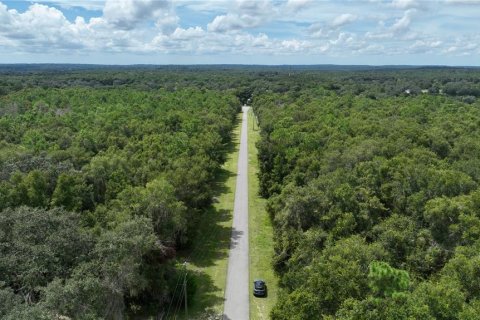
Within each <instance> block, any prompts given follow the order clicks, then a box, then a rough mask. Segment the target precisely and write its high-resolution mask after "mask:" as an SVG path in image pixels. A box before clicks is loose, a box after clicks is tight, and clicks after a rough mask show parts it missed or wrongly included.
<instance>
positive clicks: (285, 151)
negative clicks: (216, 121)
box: [254, 73, 480, 320]
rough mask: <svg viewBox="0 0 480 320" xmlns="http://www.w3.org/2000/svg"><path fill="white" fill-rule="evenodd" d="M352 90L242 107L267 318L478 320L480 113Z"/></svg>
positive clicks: (441, 99)
mask: <svg viewBox="0 0 480 320" xmlns="http://www.w3.org/2000/svg"><path fill="white" fill-rule="evenodd" d="M360 76H361V75H358V77H360ZM363 76H364V77H365V74H363ZM391 76H392V77H394V76H395V74H391ZM415 76H416V77H417V78H416V80H415V82H416V83H419V80H421V79H422V77H425V74H422V73H413V74H412V75H410V77H412V78H415ZM477 76H478V75H477ZM441 80H442V79H441V78H439V81H441ZM354 82H355V79H352V81H351V83H352V85H353V86H358V85H357V84H354ZM307 86H308V84H307ZM362 86H365V90H364V91H363V92H360V91H356V90H345V88H347V87H349V85H348V84H345V83H344V82H342V83H339V84H335V83H333V85H332V84H331V83H327V84H323V85H312V86H311V88H307V89H303V87H300V88H299V89H295V88H292V90H288V91H286V92H283V93H274V92H272V93H265V94H262V95H261V96H257V97H256V98H255V100H254V109H255V112H256V113H257V116H258V119H259V122H260V127H261V129H262V140H261V141H260V143H259V144H258V148H259V159H260V162H261V173H260V176H259V179H260V185H261V190H262V191H261V192H262V194H263V195H264V196H265V197H268V198H269V203H268V212H269V214H270V216H271V218H272V219H273V223H274V228H275V256H274V259H273V263H274V267H275V270H276V271H277V273H278V274H279V275H280V277H281V286H282V295H281V297H280V299H279V301H278V302H277V305H276V307H275V308H274V310H273V312H272V315H271V316H272V318H273V319H276V320H280V319H320V318H323V319H372V320H373V319H392V320H394V319H478V314H479V313H480V286H479V285H478V283H479V282H478V278H477V276H478V275H479V274H480V263H479V259H480V255H479V249H480V215H479V212H480V189H479V182H480V170H479V168H480V144H479V141H480V104H479V103H478V102H475V100H474V99H472V100H467V101H465V99H464V98H462V97H449V96H448V95H445V94H438V91H437V94H430V93H426V92H424V93H423V94H422V93H420V94H418V95H417V94H411V93H410V94H408V93H404V94H400V95H396V94H393V92H390V94H388V92H385V93H384V95H383V96H382V97H379V96H378V95H377V94H378V93H381V91H382V90H381V88H382V86H381V85H377V84H376V83H375V82H372V83H370V84H368V82H366V81H363V84H362ZM402 86H403V85H402ZM404 88H405V87H404ZM420 88H425V87H420ZM402 89H403V88H402ZM399 91H400V90H399ZM367 92H368V93H367ZM372 93H375V96H373V95H372ZM445 93H447V90H445ZM469 93H470V92H469Z"/></svg>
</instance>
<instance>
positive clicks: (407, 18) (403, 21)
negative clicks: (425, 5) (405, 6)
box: [391, 9, 416, 32]
mask: <svg viewBox="0 0 480 320" xmlns="http://www.w3.org/2000/svg"><path fill="white" fill-rule="evenodd" d="M415 12H416V10H415V9H409V10H407V11H405V12H404V14H403V16H402V17H401V18H400V19H398V20H397V21H395V23H394V24H393V25H392V27H391V30H392V31H393V32H401V31H404V30H407V29H408V28H409V27H410V24H411V23H412V17H413V15H414V14H415Z"/></svg>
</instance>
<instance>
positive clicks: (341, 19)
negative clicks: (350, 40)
mask: <svg viewBox="0 0 480 320" xmlns="http://www.w3.org/2000/svg"><path fill="white" fill-rule="evenodd" d="M355 20H357V16H356V15H354V14H351V13H344V14H341V15H339V16H338V17H336V18H335V19H333V21H332V26H333V27H335V28H338V27H341V26H344V25H346V24H349V23H352V22H354V21H355Z"/></svg>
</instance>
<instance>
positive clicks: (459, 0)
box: [445, 0, 480, 5]
mask: <svg viewBox="0 0 480 320" xmlns="http://www.w3.org/2000/svg"><path fill="white" fill-rule="evenodd" d="M445 3H447V4H453V5H479V4H480V0H445Z"/></svg>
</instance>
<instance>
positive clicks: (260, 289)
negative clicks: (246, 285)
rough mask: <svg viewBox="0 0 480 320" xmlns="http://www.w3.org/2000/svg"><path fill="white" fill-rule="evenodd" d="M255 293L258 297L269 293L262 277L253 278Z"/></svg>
mask: <svg viewBox="0 0 480 320" xmlns="http://www.w3.org/2000/svg"><path fill="white" fill-rule="evenodd" d="M253 295H254V296H256V297H265V296H266V295H267V285H266V284H265V281H263V280H261V279H256V280H253Z"/></svg>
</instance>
